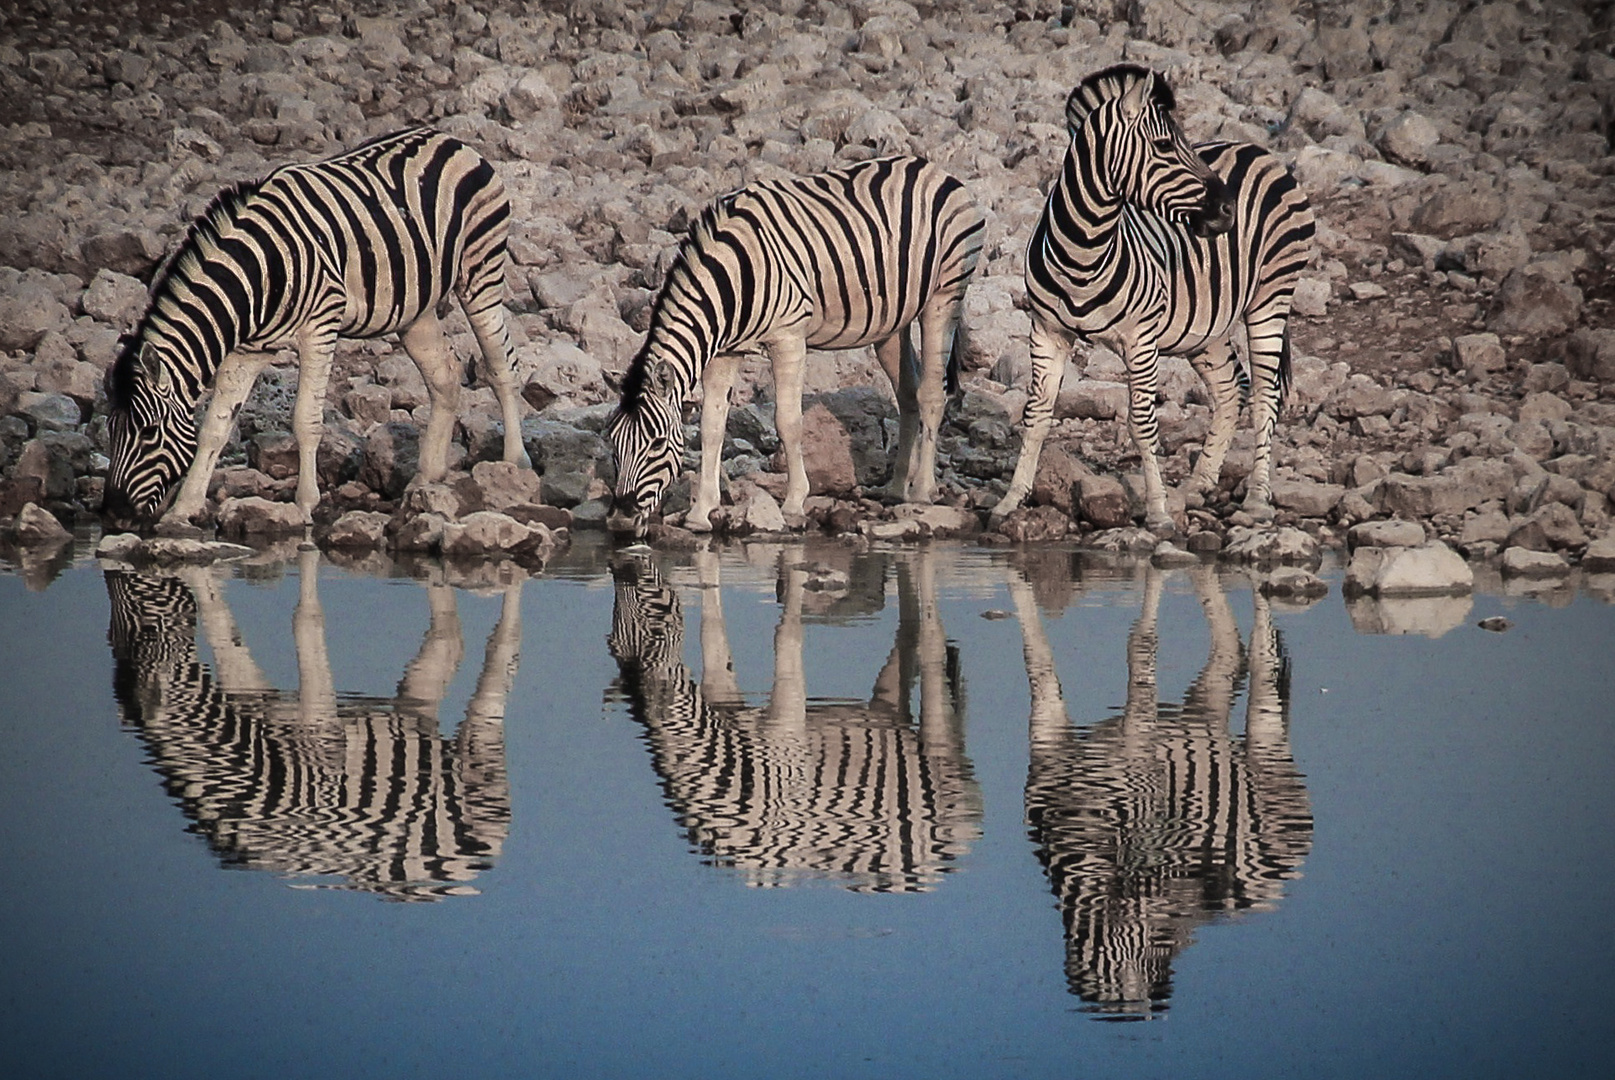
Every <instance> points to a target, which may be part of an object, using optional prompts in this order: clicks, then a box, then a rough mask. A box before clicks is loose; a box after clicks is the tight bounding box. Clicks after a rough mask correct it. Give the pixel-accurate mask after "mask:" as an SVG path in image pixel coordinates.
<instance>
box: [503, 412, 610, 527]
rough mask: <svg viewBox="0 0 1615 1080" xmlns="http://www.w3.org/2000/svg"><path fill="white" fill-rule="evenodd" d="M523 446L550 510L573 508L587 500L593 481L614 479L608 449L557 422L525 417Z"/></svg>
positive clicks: (590, 434)
mask: <svg viewBox="0 0 1615 1080" xmlns="http://www.w3.org/2000/svg"><path fill="white" fill-rule="evenodd" d="M522 444H523V445H524V446H525V447H526V449H527V455H528V457H529V458H531V459H532V462H533V468H534V469H535V470H536V471H537V472H538V474H539V491H540V493H541V495H542V498H543V501H544V502H546V503H548V504H550V505H551V506H563V507H575V506H577V505H578V504H579V503H581V502H583V501H585V500H586V499H588V498H590V497H591V495H590V489H591V487H592V486H593V484H594V482H595V481H596V480H599V481H601V482H603V483H605V484H610V483H611V482H612V481H613V480H614V479H615V478H616V475H617V473H616V466H615V463H614V461H613V459H612V451H611V447H610V446H609V445H608V444H607V443H606V441H605V440H604V439H602V438H601V437H600V436H599V435H597V434H595V433H594V432H592V431H586V430H584V429H582V428H579V427H575V426H573V425H572V424H569V423H566V422H564V421H560V420H548V419H542V418H539V417H531V416H530V417H528V418H527V419H525V420H523V421H522Z"/></svg>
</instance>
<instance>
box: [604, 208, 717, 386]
mask: <svg viewBox="0 0 1615 1080" xmlns="http://www.w3.org/2000/svg"><path fill="white" fill-rule="evenodd" d="M733 194H734V192H731V193H730V194H729V195H722V196H719V197H718V198H716V199H714V200H713V201H712V202H710V203H708V204H707V205H706V206H705V207H704V208H703V209H702V210H701V216H700V217H698V218H696V220H695V222H694V223H693V224H692V225H691V226H690V231H689V232H688V233H687V234H686V235H685V237H684V239H683V240H680V241H679V247H678V252H677V254H675V255H674V256H673V262H672V264H671V265H669V266H668V268H667V275H666V276H665V277H664V278H663V279H662V287H661V290H660V291H658V292H657V294H656V302H655V303H654V304H652V305H651V324H650V330H649V331H648V332H647V333H646V335H645V344H644V345H642V346H640V349H639V351H638V352H637V353H635V354H634V358H633V359H632V360H630V361H629V362H628V370H627V371H625V372H623V377H622V400H621V401H620V402H619V403H618V405H617V411H618V412H619V413H631V412H635V411H637V410H638V408H639V404H640V402H641V401H643V400H644V397H645V387H646V383H647V381H648V379H649V376H650V352H651V343H652V342H653V341H655V339H656V327H657V320H658V318H659V317H660V316H661V314H662V312H663V311H665V310H666V308H667V303H668V295H669V293H671V292H672V289H673V281H674V279H675V278H677V277H678V275H679V272H680V271H681V270H683V271H684V272H685V273H688V272H690V268H691V266H692V261H693V260H694V259H696V255H695V252H696V249H697V248H699V247H700V246H701V245H702V244H704V243H706V242H707V241H708V240H709V239H710V238H711V236H712V231H713V228H714V226H715V225H716V224H717V221H718V217H719V215H721V214H724V213H726V212H727V211H728V209H729V206H730V205H731V203H732V201H733V200H732V196H733Z"/></svg>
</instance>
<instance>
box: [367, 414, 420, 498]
mask: <svg viewBox="0 0 1615 1080" xmlns="http://www.w3.org/2000/svg"><path fill="white" fill-rule="evenodd" d="M364 459H365V464H364V469H363V470H362V471H361V472H360V474H359V480H360V482H361V483H363V484H364V485H365V486H366V487H368V488H369V489H370V490H372V491H374V492H376V493H377V494H379V495H381V496H382V497H383V498H386V499H396V498H398V497H399V496H401V495H402V494H403V493H404V489H405V488H406V487H407V486H408V485H409V482H410V481H411V480H413V479H414V478H415V474H416V473H417V472H419V471H420V462H421V435H420V431H419V430H418V429H417V428H416V427H415V425H414V424H406V423H402V422H400V421H397V420H394V421H390V422H388V423H385V424H382V425H381V426H379V427H377V428H376V429H375V430H374V431H372V432H371V433H370V437H369V438H367V439H366V440H365V448H364Z"/></svg>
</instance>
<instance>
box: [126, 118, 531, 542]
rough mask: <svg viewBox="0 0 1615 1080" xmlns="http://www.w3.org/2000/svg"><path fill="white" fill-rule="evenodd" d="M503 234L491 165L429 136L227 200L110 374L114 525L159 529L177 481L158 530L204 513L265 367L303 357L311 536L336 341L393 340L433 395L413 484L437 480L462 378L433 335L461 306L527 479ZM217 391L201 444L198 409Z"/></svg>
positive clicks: (502, 206)
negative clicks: (276, 355) (156, 521)
mask: <svg viewBox="0 0 1615 1080" xmlns="http://www.w3.org/2000/svg"><path fill="white" fill-rule="evenodd" d="M509 217H510V204H509V201H508V200H507V199H506V197H505V191H504V187H503V185H502V184H501V183H500V181H499V178H498V176H497V175H496V174H495V173H494V170H493V166H491V165H490V164H489V163H488V162H487V161H485V160H484V159H483V158H482V157H481V155H479V154H477V153H476V152H475V151H474V150H472V149H471V148H469V147H467V146H465V145H464V144H463V143H461V142H459V141H457V140H455V139H452V138H450V137H448V136H447V135H443V134H440V133H438V132H435V131H431V130H429V129H426V128H416V129H413V130H410V131H402V132H398V133H396V134H392V135H385V136H382V137H381V138H378V139H374V140H372V141H370V142H368V143H365V144H364V145H363V146H360V147H358V148H357V149H355V150H351V151H349V152H347V153H344V154H341V155H338V156H337V157H333V158H330V159H327V160H325V161H319V162H314V163H311V164H306V165H285V166H282V167H281V168H278V169H276V170H275V171H273V172H271V173H270V174H269V175H268V176H267V177H265V178H264V179H263V180H261V181H258V182H256V183H242V184H237V185H235V186H234V187H231V188H227V189H226V190H224V191H222V192H220V193H219V195H218V196H217V197H216V198H215V199H214V200H213V202H212V204H211V205H210V206H209V207H208V209H207V210H206V211H205V212H204V213H203V215H202V216H201V217H200V218H199V219H198V220H197V221H196V222H195V223H194V224H192V226H191V228H190V231H189V233H188V234H187V235H186V237H185V240H184V242H183V243H182V244H181V245H180V248H179V250H178V251H177V252H176V253H175V255H174V256H173V258H172V259H170V260H169V262H168V264H167V266H166V267H165V268H164V270H163V271H162V272H161V273H160V274H159V275H158V277H157V280H156V281H155V282H154V283H153V285H152V290H151V302H150V306H149V307H148V309H147V311H146V314H145V315H144V317H143V318H142V319H141V320H140V322H139V324H138V325H137V326H136V328H135V330H134V333H133V334H132V335H130V336H128V337H126V338H125V339H124V343H123V347H122V350H121V353H120V355H119V356H118V359H117V361H116V362H115V363H114V364H113V366H112V368H111V370H110V371H109V372H108V373H107V399H108V402H109V403H110V405H111V417H110V421H111V422H110V426H109V427H110V433H111V438H112V446H111V453H110V457H111V467H110V468H109V470H108V473H107V488H106V503H105V512H106V513H107V515H108V517H110V518H111V519H112V520H113V521H114V522H117V523H119V524H128V523H129V522H131V521H133V520H136V519H144V518H150V517H152V516H154V515H155V514H156V512H157V511H158V510H159V509H160V508H161V507H162V505H163V500H164V499H165V497H166V496H167V494H168V492H169V489H170V488H171V486H172V485H173V483H174V482H175V481H176V480H177V479H178V478H179V477H180V475H181V474H182V473H183V474H185V482H184V483H183V484H182V485H181V486H180V489H179V493H178V495H176V496H175V497H174V500H173V503H172V505H171V506H170V507H169V509H168V511H167V513H166V514H165V515H164V521H165V522H170V521H172V522H184V521H187V520H189V519H191V518H194V517H196V516H197V515H198V514H200V513H201V511H202V509H203V505H204V502H205V500H206V497H207V486H208V480H209V478H210V477H211V475H212V472H213V467H214V465H215V464H216V463H217V461H218V458H219V453H220V451H221V450H222V449H223V448H224V444H225V441H226V439H227V438H228V437H229V433H230V425H231V424H232V422H233V421H234V419H235V414H236V412H237V410H239V409H240V407H241V404H242V402H244V401H245V400H246V397H247V394H248V392H249V391H250V390H251V389H252V384H253V381H254V380H255V379H256V378H257V376H258V373H259V371H261V370H262V368H263V366H264V365H265V364H266V363H267V362H268V359H269V354H268V353H267V352H265V351H264V350H268V349H273V348H276V347H278V346H280V345H284V344H292V345H295V346H296V348H297V352H298V359H299V362H300V365H301V367H300V371H299V378H298V388H297V400H296V404H295V405H294V407H293V414H292V426H293V432H294V434H295V435H296V437H297V447H298V466H299V473H298V480H297V495H296V501H297V506H298V509H300V510H301V511H302V514H303V518H304V520H305V521H312V515H313V511H314V507H315V504H316V503H317V502H318V501H319V488H318V483H317V479H316V471H315V460H316V453H317V451H318V449H319V444H320V435H321V430H322V420H323V412H324V408H325V391H326V386H327V384H328V383H329V381H330V376H331V364H332V360H333V357H334V354H335V348H336V342H337V339H338V338H339V337H348V338H369V337H377V336H379V335H381V334H388V333H392V332H394V331H397V332H399V333H400V335H401V337H402V339H403V344H404V348H405V349H406V350H407V351H408V352H409V355H410V356H411V357H412V358H413V359H414V361H415V363H416V364H417V365H418V366H419V367H420V369H421V375H422V376H423V377H424V378H425V380H426V385H427V388H428V390H429V392H430V396H431V409H432V412H431V419H430V420H429V421H428V423H427V426H426V433H425V435H424V436H423V438H422V440H421V449H420V472H419V475H420V478H421V479H423V480H426V481H432V480H437V479H441V478H442V477H443V475H444V474H445V473H446V472H447V470H448V453H449V442H450V439H451V437H452V435H453V432H454V421H455V413H456V411H457V409H458V403H459V390H460V383H461V380H462V372H463V369H462V365H461V362H460V361H459V360H458V359H457V358H456V357H455V355H454V353H453V352H452V350H451V349H450V348H449V345H448V341H447V340H446V339H445V337H444V335H443V329H442V326H441V324H440V322H439V310H440V307H441V305H442V304H443V303H444V302H445V301H446V300H447V298H448V296H449V294H450V293H453V294H454V295H455V296H456V297H457V298H458V299H459V301H460V305H461V307H462V308H463V309H464V311H465V315H466V318H467V319H468V320H469V322H470V323H471V329H472V331H473V333H475V335H476V338H477V343H478V345H480V346H481V350H482V357H483V361H484V363H485V366H486V369H487V377H488V379H489V381H490V382H491V383H492V385H493V388H494V392H495V394H496V395H497V396H498V399H499V405H500V410H501V412H502V414H503V419H504V425H505V446H504V458H505V460H506V461H512V462H521V463H523V464H525V463H526V462H527V455H526V452H525V451H524V450H523V448H522V444H521V432H520V428H519V421H518V413H517V396H516V385H515V377H514V375H513V373H512V371H511V364H510V338H509V335H508V333H507V331H506V328H505V318H504V309H503V307H502V306H501V305H502V297H503V289H504V283H505V240H506V236H507V234H508V230H509V225H508V220H509ZM209 387H212V390H213V399H212V402H211V403H210V405H209V408H208V412H207V416H206V419H205V420H204V421H203V424H202V428H201V431H200V433H198V431H197V428H196V423H195V410H196V405H197V402H198V401H199V400H200V399H201V397H202V395H203V393H204V391H205V390H206V389H207V388H209ZM187 470H188V471H187Z"/></svg>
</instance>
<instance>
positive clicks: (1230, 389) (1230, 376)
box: [1184, 338, 1244, 497]
mask: <svg viewBox="0 0 1615 1080" xmlns="http://www.w3.org/2000/svg"><path fill="white" fill-rule="evenodd" d="M1189 364H1190V365H1191V366H1192V367H1193V368H1194V370H1195V371H1196V372H1197V373H1199V375H1200V378H1201V380H1202V381H1204V382H1205V384H1206V392H1207V394H1208V395H1209V396H1210V397H1211V428H1210V430H1208V431H1207V432H1206V441H1205V445H1204V446H1202V447H1201V449H1200V459H1199V460H1198V461H1196V462H1195V466H1194V472H1193V473H1191V474H1190V476H1189V479H1188V482H1187V483H1186V484H1185V486H1184V494H1185V495H1189V494H1193V495H1199V496H1201V497H1205V496H1209V495H1210V494H1212V493H1213V492H1214V491H1216V490H1217V482H1218V480H1219V479H1220V477H1221V476H1222V466H1223V462H1224V461H1225V460H1227V457H1228V447H1229V444H1230V443H1232V442H1233V439H1234V429H1235V428H1236V427H1237V426H1238V424H1239V406H1240V400H1241V398H1242V397H1243V396H1244V389H1243V387H1244V380H1243V379H1242V378H1241V372H1240V368H1239V363H1238V361H1237V360H1236V359H1235V357H1234V349H1233V343H1232V342H1231V341H1230V340H1229V339H1228V338H1223V339H1221V340H1219V341H1214V342H1212V343H1211V344H1210V345H1208V346H1206V348H1205V349H1204V350H1203V351H1202V352H1200V353H1198V354H1196V355H1194V356H1191V357H1190V358H1189Z"/></svg>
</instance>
